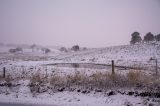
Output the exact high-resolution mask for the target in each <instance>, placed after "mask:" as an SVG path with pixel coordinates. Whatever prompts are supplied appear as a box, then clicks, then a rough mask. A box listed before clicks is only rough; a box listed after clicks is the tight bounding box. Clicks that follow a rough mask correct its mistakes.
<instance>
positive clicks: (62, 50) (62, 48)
mask: <svg viewBox="0 0 160 106" xmlns="http://www.w3.org/2000/svg"><path fill="white" fill-rule="evenodd" d="M59 50H60V51H61V52H68V50H67V49H66V48H65V47H61V48H60V49H59Z"/></svg>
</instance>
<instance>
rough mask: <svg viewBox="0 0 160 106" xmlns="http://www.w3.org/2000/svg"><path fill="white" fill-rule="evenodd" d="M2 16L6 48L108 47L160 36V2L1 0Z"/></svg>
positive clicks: (0, 30)
mask: <svg viewBox="0 0 160 106" xmlns="http://www.w3.org/2000/svg"><path fill="white" fill-rule="evenodd" d="M0 14H1V17H0V43H4V44H7V43H9V44H38V45H51V46H65V47H71V46H73V45H79V46H81V47H107V46H116V45H126V44H129V42H130V39H131V34H132V33H133V32H135V31H138V32H139V33H140V36H141V37H142V38H143V37H144V35H145V34H146V33H148V32H152V33H153V34H154V35H157V34H159V33H160V20H159V19H160V1H159V0H121V1H116V0H34V1H32V0H0Z"/></svg>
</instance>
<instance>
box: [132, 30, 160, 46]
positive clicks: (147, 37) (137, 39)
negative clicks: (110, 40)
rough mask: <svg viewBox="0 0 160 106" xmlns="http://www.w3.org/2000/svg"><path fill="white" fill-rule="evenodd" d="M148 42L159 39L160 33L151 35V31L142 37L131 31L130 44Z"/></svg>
mask: <svg viewBox="0 0 160 106" xmlns="http://www.w3.org/2000/svg"><path fill="white" fill-rule="evenodd" d="M142 41H143V42H150V41H160V34H158V35H153V34H152V33H151V32H148V33H147V34H146V35H145V36H144V38H143V39H142V38H141V36H140V33H139V32H133V33H132V34H131V41H130V43H131V44H135V43H140V42H142Z"/></svg>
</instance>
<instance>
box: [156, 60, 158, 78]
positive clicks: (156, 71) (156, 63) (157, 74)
mask: <svg viewBox="0 0 160 106" xmlns="http://www.w3.org/2000/svg"><path fill="white" fill-rule="evenodd" d="M156 75H158V66H157V59H156Z"/></svg>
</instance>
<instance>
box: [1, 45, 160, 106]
mask: <svg viewBox="0 0 160 106" xmlns="http://www.w3.org/2000/svg"><path fill="white" fill-rule="evenodd" d="M10 48H11V47H4V46H3V47H0V75H1V78H0V102H7V103H8V102H14V103H25V104H27V103H31V104H32V103H33V104H48V105H51V104H55V105H56V106H57V105H58V106H159V105H160V99H159V98H154V97H153V98H152V97H148V96H145V97H141V96H136V95H128V94H127V93H126V94H121V93H118V92H117V91H116V90H114V92H115V94H113V95H111V96H108V93H109V92H111V91H105V92H104V91H103V92H95V91H94V90H93V91H90V92H89V93H83V92H77V91H75V90H74V91H67V90H65V91H63V92H54V93H53V92H50V91H47V92H43V93H39V94H36V95H33V93H32V92H31V91H30V87H29V83H30V80H29V79H30V78H31V77H32V76H33V75H34V74H36V73H40V74H43V75H45V76H48V77H50V76H52V75H61V76H67V75H72V74H74V73H75V72H82V73H83V72H84V73H85V74H87V75H88V76H90V75H92V74H94V73H97V72H102V73H105V72H108V73H111V70H112V69H111V67H110V66H108V67H107V68H104V69H103V68H102V69H100V68H93V67H87V68H85V67H75V66H73V67H72V64H71V67H69V66H67V65H66V66H58V65H51V64H54V63H94V64H107V65H110V64H111V60H114V61H115V65H116V66H124V67H130V68H132V69H130V68H122V69H121V68H115V72H116V73H117V74H126V73H129V71H140V72H142V73H146V74H147V75H152V74H154V73H155V61H153V60H152V61H151V60H150V58H156V59H157V60H158V70H159V68H160V67H159V59H160V44H159V43H149V44H147V43H146V44H136V45H124V46H116V47H107V48H97V49H96V48H95V49H88V50H81V51H78V52H72V51H70V52H67V53H64V52H60V51H59V50H58V49H52V51H51V53H48V54H44V53H43V52H35V51H34V52H33V51H32V50H31V49H28V48H27V49H24V51H23V52H22V53H14V54H12V53H8V50H9V49H10ZM4 67H5V70H6V76H8V77H10V76H11V77H12V80H14V81H11V82H12V83H13V85H16V86H15V87H12V86H11V87H8V85H7V86H6V85H5V84H4V83H5V82H4V81H5V80H4V79H3V78H2V75H3V70H4ZM134 68H135V69H134ZM15 79H16V80H15ZM157 86H158V87H159V85H157ZM127 90H132V89H130V88H129V89H127ZM123 91H124V92H125V90H123Z"/></svg>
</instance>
